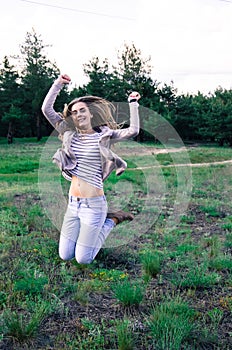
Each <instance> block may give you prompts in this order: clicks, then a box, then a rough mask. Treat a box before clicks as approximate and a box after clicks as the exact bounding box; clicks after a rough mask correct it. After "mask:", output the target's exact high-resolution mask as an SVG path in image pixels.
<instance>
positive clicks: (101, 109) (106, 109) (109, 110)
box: [63, 96, 118, 129]
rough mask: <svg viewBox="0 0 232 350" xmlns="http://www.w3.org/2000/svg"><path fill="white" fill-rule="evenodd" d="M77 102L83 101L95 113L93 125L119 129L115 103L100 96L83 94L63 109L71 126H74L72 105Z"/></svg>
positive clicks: (64, 115)
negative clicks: (115, 115)
mask: <svg viewBox="0 0 232 350" xmlns="http://www.w3.org/2000/svg"><path fill="white" fill-rule="evenodd" d="M77 102H83V103H85V104H86V106H87V107H88V108H89V111H90V113H91V114H92V115H93V118H92V120H91V124H92V127H93V128H94V127H95V128H96V127H100V126H108V127H109V128H111V129H117V128H118V125H117V123H116V122H115V120H114V117H113V113H114V112H115V107H114V105H113V104H112V103H111V102H109V101H107V100H105V99H104V98H101V97H98V96H82V97H78V98H75V99H74V100H72V101H71V102H70V103H69V104H66V105H65V107H64V110H63V117H64V118H65V119H67V122H68V123H69V125H70V127H72V128H74V123H73V121H72V118H71V115H72V111H71V109H72V106H73V105H74V104H75V103H77Z"/></svg>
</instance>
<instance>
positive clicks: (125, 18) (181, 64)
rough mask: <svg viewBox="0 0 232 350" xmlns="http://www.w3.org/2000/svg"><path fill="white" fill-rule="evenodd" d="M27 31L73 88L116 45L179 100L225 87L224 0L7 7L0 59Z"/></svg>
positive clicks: (18, 0) (228, 14)
mask: <svg viewBox="0 0 232 350" xmlns="http://www.w3.org/2000/svg"><path fill="white" fill-rule="evenodd" d="M32 28H34V29H35V31H36V33H37V34H39V35H41V38H42V40H43V42H44V43H45V44H50V45H52V47H49V48H47V54H48V58H49V59H50V60H51V61H56V63H57V65H58V67H59V69H60V70H61V72H62V73H67V74H69V75H70V76H71V78H72V80H73V83H76V84H77V85H82V84H83V83H84V82H86V78H85V77H84V75H83V64H84V63H87V62H88V61H89V60H91V59H92V57H93V56H98V57H99V58H100V59H104V58H108V59H109V61H110V62H111V63H116V62H117V52H118V50H121V49H122V48H123V45H124V43H128V44H131V43H134V44H135V46H136V47H137V48H138V49H140V50H141V52H142V56H143V57H144V58H146V57H149V56H150V57H151V63H152V66H153V71H152V78H153V79H156V80H158V81H159V82H161V83H167V84H169V83H170V82H171V81H174V86H175V87H176V88H177V89H178V92H179V93H187V92H189V93H197V91H198V90H199V91H201V92H203V93H208V92H213V91H214V90H215V89H216V88H217V87H218V86H222V87H223V88H226V89H229V88H232V45H231V38H232V0H115V1H113V0H85V1H83V0H82V1H81V0H35V1H26V0H8V1H6V2H5V1H4V3H1V21H0V43H1V45H0V60H1V61H2V59H3V57H4V56H5V55H7V56H10V55H13V54H17V53H19V46H20V44H22V43H23V42H24V41H25V36H26V33H27V32H31V31H32Z"/></svg>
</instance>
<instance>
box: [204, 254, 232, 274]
mask: <svg viewBox="0 0 232 350" xmlns="http://www.w3.org/2000/svg"><path fill="white" fill-rule="evenodd" d="M209 266H210V267H211V268H212V269H215V270H217V271H222V270H228V271H232V260H231V258H230V257H229V256H228V257H227V256H218V257H216V258H215V259H213V260H211V261H210V262H209Z"/></svg>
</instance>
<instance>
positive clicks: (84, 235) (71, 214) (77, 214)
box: [59, 196, 115, 264]
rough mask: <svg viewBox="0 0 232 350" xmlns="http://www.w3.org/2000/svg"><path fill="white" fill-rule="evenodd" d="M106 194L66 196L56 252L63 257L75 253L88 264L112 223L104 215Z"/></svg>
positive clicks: (100, 245)
mask: <svg viewBox="0 0 232 350" xmlns="http://www.w3.org/2000/svg"><path fill="white" fill-rule="evenodd" d="M107 209H108V206H107V201H106V198H105V196H99V197H92V198H78V197H74V196H69V203H68V208H67V211H66V213H65V216H64V221H63V225H62V228H61V234H60V242H59V255H60V257H61V259H63V260H71V259H73V258H74V257H75V258H76V260H77V262H78V263H80V264H90V263H91V262H92V261H93V260H94V258H95V257H96V255H97V253H98V252H99V250H100V249H101V247H102V246H103V244H104V242H105V240H106V238H107V237H108V235H109V233H110V231H111V230H112V228H113V227H114V226H115V223H114V221H113V220H111V219H108V218H106V215H107Z"/></svg>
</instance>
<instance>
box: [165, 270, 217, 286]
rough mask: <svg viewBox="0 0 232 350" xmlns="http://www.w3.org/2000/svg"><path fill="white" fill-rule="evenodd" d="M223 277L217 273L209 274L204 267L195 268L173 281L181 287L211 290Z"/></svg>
mask: <svg viewBox="0 0 232 350" xmlns="http://www.w3.org/2000/svg"><path fill="white" fill-rule="evenodd" d="M220 279H221V277H220V275H218V274H217V273H215V272H207V270H206V268H205V267H204V266H203V267H201V266H196V267H195V266H194V267H192V268H190V269H189V271H188V272H187V273H186V274H185V275H184V276H182V277H181V276H180V275H178V277H177V278H176V279H172V283H173V284H175V285H179V286H181V287H184V288H186V287H188V288H209V287H210V286H212V285H215V284H217V283H218V282H219V281H220Z"/></svg>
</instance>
